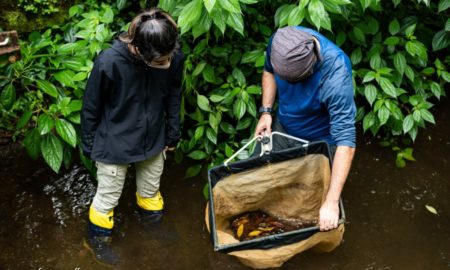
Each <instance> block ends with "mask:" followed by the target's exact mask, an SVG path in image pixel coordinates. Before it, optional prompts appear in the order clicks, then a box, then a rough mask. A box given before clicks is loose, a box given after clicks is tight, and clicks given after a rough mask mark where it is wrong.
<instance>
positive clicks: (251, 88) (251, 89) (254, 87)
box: [246, 85, 261, 95]
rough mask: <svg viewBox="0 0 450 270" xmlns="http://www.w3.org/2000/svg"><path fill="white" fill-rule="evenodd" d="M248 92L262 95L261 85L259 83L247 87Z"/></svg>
mask: <svg viewBox="0 0 450 270" xmlns="http://www.w3.org/2000/svg"><path fill="white" fill-rule="evenodd" d="M246 90H247V93H249V94H252V95H261V87H260V86H258V85H250V86H249V87H247V88H246Z"/></svg>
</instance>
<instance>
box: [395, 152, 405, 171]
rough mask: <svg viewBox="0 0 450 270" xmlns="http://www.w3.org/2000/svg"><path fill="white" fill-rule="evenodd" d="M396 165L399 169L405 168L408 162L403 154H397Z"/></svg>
mask: <svg viewBox="0 0 450 270" xmlns="http://www.w3.org/2000/svg"><path fill="white" fill-rule="evenodd" d="M395 165H396V166H397V167H399V168H405V166H406V162H405V160H404V159H403V157H402V155H401V153H399V154H397V158H396V159H395Z"/></svg>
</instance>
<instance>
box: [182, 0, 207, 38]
mask: <svg viewBox="0 0 450 270" xmlns="http://www.w3.org/2000/svg"><path fill="white" fill-rule="evenodd" d="M202 8H203V5H202V2H201V0H194V1H190V2H189V3H188V4H187V5H186V6H184V8H183V10H182V11H181V14H180V16H179V17H178V25H179V26H180V27H181V33H182V34H183V33H185V32H187V31H188V30H189V29H191V28H192V26H193V25H194V23H196V22H197V20H198V19H199V18H200V14H201V13H202Z"/></svg>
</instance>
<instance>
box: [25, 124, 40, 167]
mask: <svg viewBox="0 0 450 270" xmlns="http://www.w3.org/2000/svg"><path fill="white" fill-rule="evenodd" d="M23 144H24V145H25V148H26V150H27V153H28V155H30V157H31V158H32V159H37V158H38V157H39V154H40V153H41V135H40V134H39V130H38V129H37V128H34V129H32V130H30V131H29V132H28V133H27V135H26V136H25V139H24V140H23Z"/></svg>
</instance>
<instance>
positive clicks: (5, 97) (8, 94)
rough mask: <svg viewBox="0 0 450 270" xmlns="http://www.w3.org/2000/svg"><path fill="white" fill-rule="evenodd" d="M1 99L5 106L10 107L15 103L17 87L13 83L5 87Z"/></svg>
mask: <svg viewBox="0 0 450 270" xmlns="http://www.w3.org/2000/svg"><path fill="white" fill-rule="evenodd" d="M0 100H1V104H2V105H3V106H5V108H10V107H11V106H12V105H13V104H14V102H15V101H16V88H15V87H14V85H13V84H12V83H10V84H8V85H6V86H5V88H3V91H2V94H1V96H0Z"/></svg>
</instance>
